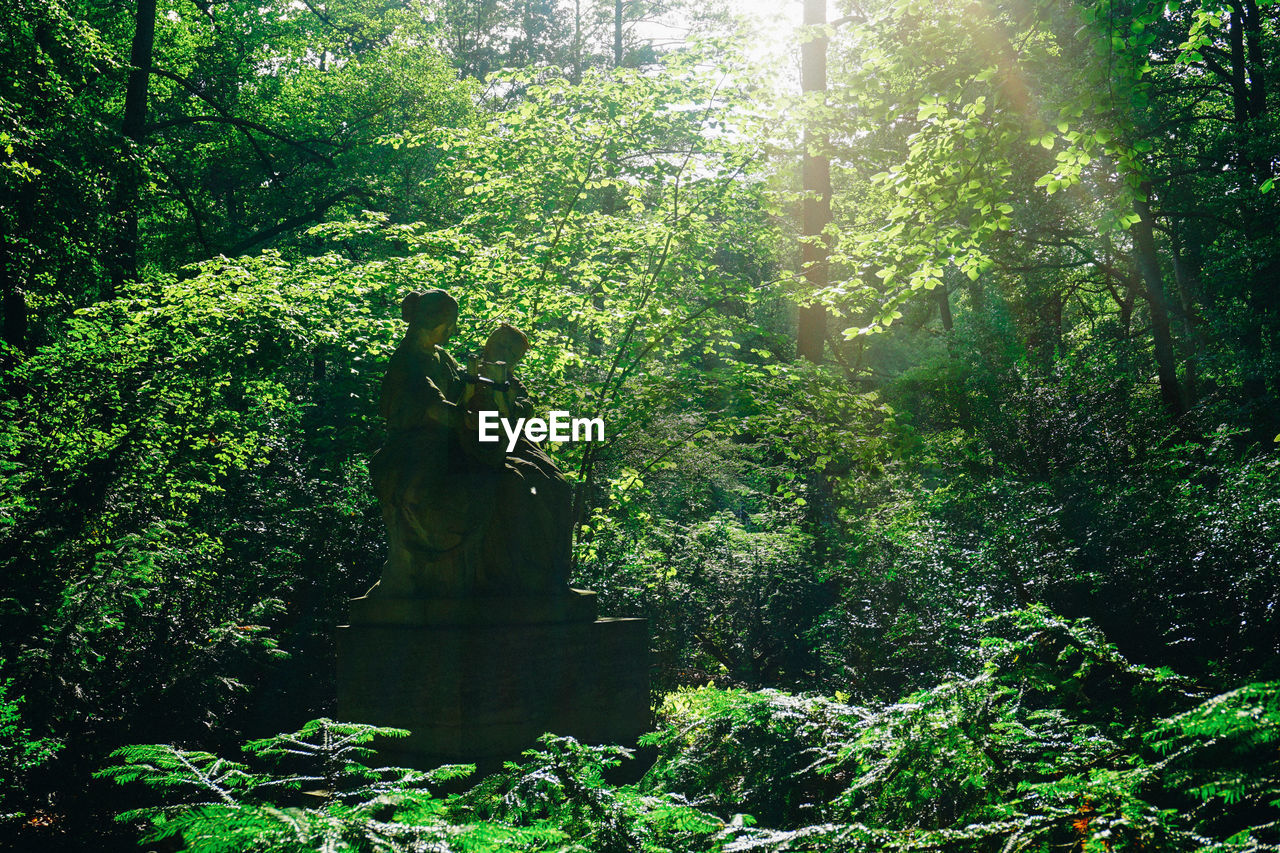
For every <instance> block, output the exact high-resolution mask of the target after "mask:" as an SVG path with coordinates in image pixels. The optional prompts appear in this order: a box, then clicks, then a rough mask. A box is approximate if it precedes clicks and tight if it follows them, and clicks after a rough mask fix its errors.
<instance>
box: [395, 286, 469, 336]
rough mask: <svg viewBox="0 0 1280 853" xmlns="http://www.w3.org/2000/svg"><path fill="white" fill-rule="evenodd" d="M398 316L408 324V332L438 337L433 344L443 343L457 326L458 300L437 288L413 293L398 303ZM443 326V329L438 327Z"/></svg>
mask: <svg viewBox="0 0 1280 853" xmlns="http://www.w3.org/2000/svg"><path fill="white" fill-rule="evenodd" d="M400 316H401V317H403V318H404V321H405V322H406V323H408V324H409V330H410V331H411V332H412V331H424V332H429V333H436V332H438V334H432V335H431V337H439V340H438V341H434V342H435V343H443V342H444V341H445V340H447V339H448V338H449V336H450V335H452V334H453V333H454V332H456V331H457V328H458V326H457V324H458V300H456V299H454V298H453V297H452V296H450V295H449V294H448V293H446V292H445V291H443V290H440V289H439V288H432V289H431V290H424V291H416V290H415V291H414V292H412V293H410V294H409V295H408V296H406V297H405V298H404V299H403V300H402V301H401V302H400ZM441 326H443V327H444V328H443V329H440V327H441Z"/></svg>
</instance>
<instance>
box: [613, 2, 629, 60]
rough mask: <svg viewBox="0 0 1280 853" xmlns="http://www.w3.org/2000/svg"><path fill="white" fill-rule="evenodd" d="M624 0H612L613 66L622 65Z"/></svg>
mask: <svg viewBox="0 0 1280 853" xmlns="http://www.w3.org/2000/svg"><path fill="white" fill-rule="evenodd" d="M625 3H626V0H613V67H614V68H621V67H622V12H623V7H624V5H625Z"/></svg>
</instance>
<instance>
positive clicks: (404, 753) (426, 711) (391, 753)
mask: <svg viewBox="0 0 1280 853" xmlns="http://www.w3.org/2000/svg"><path fill="white" fill-rule="evenodd" d="M594 598H595V596H594V594H593V593H586V594H583V593H577V594H576V595H573V596H554V597H552V596H548V597H546V598H545V599H544V598H526V599H516V598H504V599H496V598H495V599H490V600H486V599H470V600H465V601H454V602H448V601H444V602H442V601H440V600H424V599H376V598H368V599H357V600H356V601H355V602H353V605H352V609H351V624H350V625H344V626H340V627H339V628H338V716H339V718H340V719H342V720H347V721H352V722H363V723H373V724H376V725H381V726H395V727H397V728H404V729H408V730H409V731H410V732H411V733H412V734H411V735H410V737H408V738H406V739H404V740H395V741H386V742H384V743H383V745H382V746H381V747H380V752H381V754H380V758H381V759H382V761H383V762H385V763H389V764H402V765H408V766H416V767H424V768H425V767H434V766H436V765H439V764H443V763H459V762H461V763H477V764H486V765H487V764H490V763H492V762H493V761H496V760H500V759H508V758H516V757H518V755H519V753H520V752H521V750H524V749H528V748H530V747H531V746H534V744H535V741H536V740H537V738H538V736H539V735H541V734H542V733H544V732H553V733H555V734H560V735H572V736H573V737H576V738H578V739H579V740H581V741H583V742H586V743H620V744H634V743H635V740H636V738H637V737H638V736H639V735H640V734H642V733H643V732H644V731H646V730H647V728H648V725H649V635H648V626H647V622H646V620H643V619H594V618H593V617H594V605H595V602H594Z"/></svg>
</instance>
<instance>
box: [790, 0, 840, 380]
mask: <svg viewBox="0 0 1280 853" xmlns="http://www.w3.org/2000/svg"><path fill="white" fill-rule="evenodd" d="M826 22H827V0H805V2H804V25H805V26H806V27H821V26H823V25H825V24H826ZM800 86H801V89H802V90H803V91H804V92H821V93H823V97H824V98H825V96H826V91H827V37H826V36H825V35H823V36H816V37H815V36H813V35H809V36H807V37H806V39H805V42H804V44H803V45H802V46H801V48H800ZM826 149H827V137H826V136H825V135H824V134H821V133H818V132H815V131H814V130H813V127H812V124H810V126H808V127H806V128H805V132H804V166H803V168H802V170H801V173H802V175H801V179H802V182H803V185H804V205H803V209H802V214H801V219H802V222H801V248H800V262H801V266H802V269H803V270H804V277H805V283H806V285H807V290H808V292H809V293H810V294H816V293H818V292H821V291H822V290H825V289H826V287H827V283H828V281H829V276H828V270H827V244H826V238H825V237H824V236H823V229H824V228H825V227H826V225H827V223H828V222H830V221H831V164H830V161H829V160H828V159H827V151H826ZM826 337H827V309H826V308H825V307H824V306H823V305H822V303H821V302H818V301H816V300H814V301H812V302H809V303H808V304H803V305H801V307H800V316H799V320H798V328H797V330H796V352H797V353H798V354H799V355H800V356H801V357H802V358H807V359H808V360H809V361H811V362H813V363H814V364H820V363H821V362H822V356H823V347H824V345H825V343H826Z"/></svg>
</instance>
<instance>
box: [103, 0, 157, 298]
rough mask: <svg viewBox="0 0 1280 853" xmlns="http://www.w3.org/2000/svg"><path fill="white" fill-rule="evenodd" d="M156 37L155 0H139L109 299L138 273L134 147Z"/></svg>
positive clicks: (142, 129) (143, 120)
mask: <svg viewBox="0 0 1280 853" xmlns="http://www.w3.org/2000/svg"><path fill="white" fill-rule="evenodd" d="M155 41H156V0H138V10H137V17H136V22H135V25H134V31H133V50H132V52H131V54H130V57H129V64H130V65H132V66H133V67H132V68H130V70H129V78H128V81H127V82H126V84H125V93H124V119H123V120H122V121H121V123H120V132H121V134H122V135H123V136H124V138H125V140H126V143H125V144H126V145H127V146H128V147H129V149H134V150H128V151H126V152H125V156H124V157H123V158H122V164H121V166H122V169H121V175H120V182H119V184H118V185H117V190H116V215H117V216H119V217H120V220H121V228H120V238H119V240H118V242H117V243H116V259H115V261H116V262H115V264H114V269H113V270H112V274H111V282H110V289H109V290H108V291H107V292H106V293H104V294H103V296H104V297H105V298H107V299H112V298H114V297H115V296H116V294H118V293H119V292H120V290H121V288H122V287H123V286H124V283H125V282H126V281H132V280H133V279H136V278H137V277H138V187H139V186H140V185H141V183H142V164H141V163H139V162H138V160H137V151H136V149H137V148H138V147H140V146H141V144H142V141H143V136H144V135H145V134H146V130H147V88H148V86H149V85H150V82H151V55H152V52H153V49H154V47H155Z"/></svg>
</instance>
